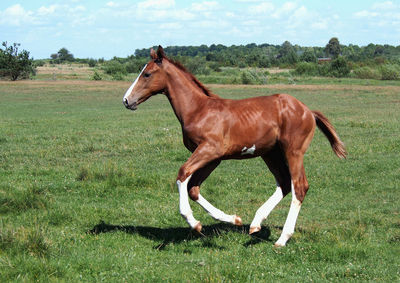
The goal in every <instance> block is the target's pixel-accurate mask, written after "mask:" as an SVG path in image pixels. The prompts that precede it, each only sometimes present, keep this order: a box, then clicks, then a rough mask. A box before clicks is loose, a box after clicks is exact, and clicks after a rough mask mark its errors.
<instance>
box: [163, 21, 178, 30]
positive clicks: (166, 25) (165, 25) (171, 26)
mask: <svg viewBox="0 0 400 283" xmlns="http://www.w3.org/2000/svg"><path fill="white" fill-rule="evenodd" d="M159 28H160V29H167V30H171V29H172V30H176V29H181V28H183V26H182V25H181V24H180V23H163V24H161V25H159Z"/></svg>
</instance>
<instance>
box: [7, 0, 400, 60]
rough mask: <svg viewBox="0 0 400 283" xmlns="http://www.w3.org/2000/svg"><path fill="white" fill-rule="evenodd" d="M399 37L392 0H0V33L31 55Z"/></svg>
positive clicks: (398, 8) (399, 20) (399, 12)
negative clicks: (153, 47)
mask: <svg viewBox="0 0 400 283" xmlns="http://www.w3.org/2000/svg"><path fill="white" fill-rule="evenodd" d="M334 36H335V37H338V38H339V41H340V42H341V43H343V44H350V43H352V44H358V45H367V44H369V43H376V44H391V45H395V46H397V45H400V0H392V1H378V0H356V1H352V0H347V1H343V0H334V1H331V0H325V1H317V0H308V1H296V0H289V1H285V0H284V1H277V0H271V1H267V0H233V1H224V0H223V1H213V0H209V1H181V0H147V1H126V0H113V1H107V0H106V1H100V0H98V1H94V0H90V1H83V0H35V1H32V0H20V1H17V0H5V1H4V0H2V1H1V2H0V41H8V42H9V43H13V42H18V43H21V47H22V48H23V49H26V50H28V51H30V52H31V56H33V57H34V58H35V59H40V58H49V57H50V54H52V53H56V52H57V51H58V50H59V49H60V48H62V47H66V48H67V49H68V50H69V51H70V52H71V53H72V54H74V56H75V57H79V58H88V57H92V58H101V57H104V58H106V59H108V58H111V57H113V56H121V57H125V56H127V55H130V54H133V53H134V51H135V49H137V48H147V47H150V46H153V45H159V44H161V45H163V46H169V45H200V44H206V45H210V44H213V43H215V44H224V45H227V46H230V45H232V44H236V45H240V44H248V43H253V42H254V43H257V44H260V43H271V44H282V43H283V42H284V41H285V40H288V41H290V42H291V43H292V44H299V45H302V46H325V45H326V43H327V42H328V41H329V39H330V38H331V37H334Z"/></svg>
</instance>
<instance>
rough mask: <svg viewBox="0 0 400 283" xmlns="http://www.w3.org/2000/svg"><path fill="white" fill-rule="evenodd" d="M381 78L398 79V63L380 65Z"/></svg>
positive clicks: (399, 70)
mask: <svg viewBox="0 0 400 283" xmlns="http://www.w3.org/2000/svg"><path fill="white" fill-rule="evenodd" d="M379 72H380V73H381V78H382V80H399V79H400V67H399V66H398V65H393V64H392V65H390V64H386V65H382V66H381V67H380V68H379Z"/></svg>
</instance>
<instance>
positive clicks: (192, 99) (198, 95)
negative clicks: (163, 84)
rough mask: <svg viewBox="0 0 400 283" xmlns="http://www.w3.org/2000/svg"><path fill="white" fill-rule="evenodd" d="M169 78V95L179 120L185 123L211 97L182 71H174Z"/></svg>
mask: <svg viewBox="0 0 400 283" xmlns="http://www.w3.org/2000/svg"><path fill="white" fill-rule="evenodd" d="M169 79H170V80H169V82H168V83H167V85H168V91H167V92H168V93H167V96H168V99H169V101H170V103H171V105H172V108H173V109H174V112H175V115H176V116H177V118H178V120H179V121H180V122H181V123H182V124H184V123H185V122H186V121H188V120H189V119H190V117H193V114H195V113H196V112H199V111H200V109H201V107H202V106H203V105H204V102H205V101H206V100H207V99H208V98H209V97H208V96H207V95H205V94H204V92H203V91H202V90H201V89H200V88H199V87H198V86H197V85H196V84H195V83H194V82H193V81H191V80H190V79H188V77H186V76H185V75H183V74H182V73H181V71H174V72H173V73H171V75H170V76H169Z"/></svg>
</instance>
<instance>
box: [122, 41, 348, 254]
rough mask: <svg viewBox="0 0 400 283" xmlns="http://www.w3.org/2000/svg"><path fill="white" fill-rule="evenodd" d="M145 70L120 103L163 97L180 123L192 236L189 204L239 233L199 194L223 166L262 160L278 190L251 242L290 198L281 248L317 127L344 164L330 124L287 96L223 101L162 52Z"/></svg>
mask: <svg viewBox="0 0 400 283" xmlns="http://www.w3.org/2000/svg"><path fill="white" fill-rule="evenodd" d="M150 57H151V60H150V61H149V62H148V63H147V64H146V65H145V66H144V68H143V69H142V71H141V72H140V74H139V76H138V77H137V78H136V80H135V81H134V82H133V83H132V85H131V86H130V87H129V89H128V90H127V91H126V93H125V95H124V97H123V104H124V106H125V107H126V108H127V109H130V110H136V109H137V107H138V106H139V105H140V104H141V103H143V102H145V101H146V100H147V99H149V98H150V97H151V96H153V95H156V94H159V93H163V94H164V95H165V96H166V97H167V98H168V100H169V102H170V104H171V106H172V108H173V110H174V112H175V115H176V117H177V118H178V120H179V122H180V124H181V128H182V134H183V143H184V145H185V147H186V148H187V149H188V150H189V151H190V152H192V154H191V156H190V157H189V159H187V161H186V162H185V163H184V164H183V165H182V166H181V167H180V169H179V171H178V176H177V179H176V183H177V187H178V192H179V211H180V214H181V215H182V217H183V218H184V220H186V222H187V223H188V224H189V226H190V227H191V229H193V230H195V231H197V232H199V233H201V230H202V225H201V223H200V221H198V220H196V218H195V217H194V216H193V211H192V210H191V207H190V204H189V198H190V199H191V200H193V201H195V202H197V203H198V204H199V205H200V206H202V207H203V208H204V210H205V211H206V212H207V213H208V214H210V215H211V217H213V218H214V219H216V220H219V221H222V222H226V223H231V224H234V225H237V226H241V225H243V224H242V219H241V218H240V217H239V216H237V215H235V214H233V215H228V214H226V213H225V212H223V211H221V210H220V209H218V208H216V207H214V206H213V205H212V204H211V203H210V202H208V201H207V200H206V199H205V198H204V197H203V196H202V195H201V194H200V186H201V184H202V183H203V181H204V180H205V179H206V178H207V177H208V176H209V175H210V174H211V172H212V171H213V170H214V169H215V168H216V167H217V166H218V165H219V164H220V163H221V161H223V160H227V159H246V158H255V157H261V158H262V159H263V160H264V162H265V163H266V165H267V167H268V168H269V170H270V171H271V172H272V174H273V175H274V177H275V180H276V185H277V187H276V190H275V192H274V193H273V194H272V196H271V197H270V198H269V199H268V200H267V201H266V202H265V203H264V204H263V205H262V206H261V207H260V208H258V210H257V212H256V214H255V216H254V219H253V221H252V222H251V224H250V228H249V234H254V233H257V232H259V231H260V230H261V223H262V222H263V221H264V220H265V219H266V218H267V217H268V215H269V214H270V212H271V211H272V210H273V209H274V207H275V206H276V205H277V204H278V203H279V202H280V201H281V200H282V199H283V198H284V197H285V196H286V195H287V194H289V193H292V201H291V203H290V208H289V213H288V216H287V219H286V222H285V224H284V226H283V230H282V233H281V236H280V237H279V239H278V240H277V241H276V243H275V246H278V247H281V246H285V245H286V243H287V241H288V240H289V239H290V237H291V236H292V235H293V233H294V229H295V225H296V220H297V217H298V214H299V212H300V208H301V205H302V203H303V201H304V198H305V196H306V193H307V191H308V188H309V184H308V182H307V178H306V175H305V170H304V165H303V159H304V154H305V152H306V150H307V148H308V146H309V145H310V143H311V140H312V138H313V136H314V131H315V128H316V127H318V128H319V129H320V130H321V131H322V133H323V134H324V135H325V136H326V138H327V139H328V141H329V142H330V144H331V147H332V149H333V151H334V153H335V154H336V155H337V156H338V157H339V158H346V154H347V153H346V150H345V146H344V143H343V142H342V141H341V140H340V138H339V136H338V135H337V133H336V131H335V129H334V127H333V126H332V124H331V123H330V122H329V120H328V119H327V118H326V117H325V116H324V115H323V114H322V113H321V112H319V111H311V110H310V109H309V108H308V107H307V106H306V105H305V104H303V103H302V102H300V101H299V100H297V99H296V98H294V97H292V96H290V95H288V94H274V95H271V96H261V97H253V98H246V99H241V100H233V99H223V98H220V97H219V96H218V95H216V94H214V93H213V92H211V91H210V90H209V89H208V88H206V87H205V86H204V85H203V84H202V83H201V82H200V81H199V80H198V79H197V78H196V77H195V76H194V75H193V74H191V73H190V72H189V71H187V69H186V68H185V67H184V66H183V65H181V64H180V63H179V62H175V61H173V60H171V59H169V58H168V57H167V56H166V55H165V52H164V50H163V48H162V47H161V46H159V47H158V49H157V51H154V50H153V49H151V50H150Z"/></svg>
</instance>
